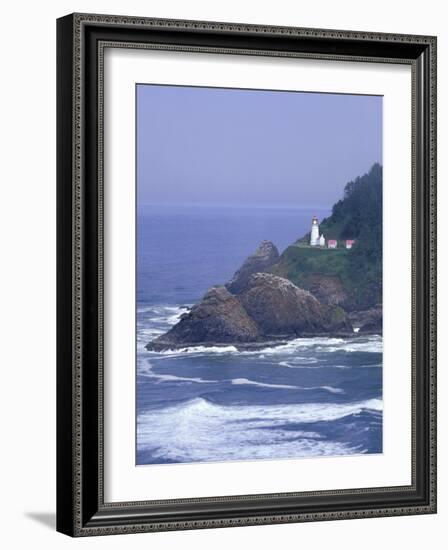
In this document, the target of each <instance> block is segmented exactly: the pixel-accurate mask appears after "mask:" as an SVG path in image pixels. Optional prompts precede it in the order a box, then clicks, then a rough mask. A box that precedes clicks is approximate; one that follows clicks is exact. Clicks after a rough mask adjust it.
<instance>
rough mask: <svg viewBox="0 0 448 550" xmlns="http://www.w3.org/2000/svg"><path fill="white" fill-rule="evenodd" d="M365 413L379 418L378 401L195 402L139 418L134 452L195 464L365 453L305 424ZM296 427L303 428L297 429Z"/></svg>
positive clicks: (172, 406)
mask: <svg viewBox="0 0 448 550" xmlns="http://www.w3.org/2000/svg"><path fill="white" fill-rule="evenodd" d="M363 411H367V412H370V411H371V412H373V413H376V414H380V413H381V411H382V401H381V400H379V399H370V400H366V401H361V402H357V403H345V404H337V403H326V404H319V403H307V404H288V405H264V406H257V405H218V404H215V403H211V402H210V401H208V400H206V399H204V398H202V397H197V398H194V399H190V400H188V401H185V402H182V403H178V404H176V405H170V406H168V407H166V408H164V409H157V410H154V411H146V412H145V413H142V414H141V415H139V417H138V423H137V430H138V450H139V452H142V451H149V452H150V453H151V455H152V457H153V458H154V459H155V460H157V461H159V462H160V461H174V462H196V461H206V462H209V461H225V460H252V459H270V458H275V459H279V458H298V457H311V456H329V455H331V456H337V455H348V454H360V453H364V452H365V451H364V449H363V448H362V446H361V445H349V444H347V443H343V442H338V441H329V440H328V439H326V438H325V437H324V436H322V435H320V434H319V433H316V432H315V431H314V430H313V429H311V430H309V429H307V428H306V424H311V423H314V422H323V421H324V422H331V421H335V420H339V419H342V418H345V417H349V416H352V415H357V414H359V413H361V412H363ZM298 424H305V426H300V427H299V429H297V428H298V426H297V425H298Z"/></svg>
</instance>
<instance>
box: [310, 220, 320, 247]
mask: <svg viewBox="0 0 448 550" xmlns="http://www.w3.org/2000/svg"><path fill="white" fill-rule="evenodd" d="M310 245H311V246H318V245H319V222H318V220H317V218H316V216H313V221H312V222H311V238H310Z"/></svg>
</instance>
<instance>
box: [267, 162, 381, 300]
mask: <svg viewBox="0 0 448 550" xmlns="http://www.w3.org/2000/svg"><path fill="white" fill-rule="evenodd" d="M319 229H320V233H321V234H322V233H323V234H324V235H325V239H326V240H327V242H328V240H329V239H337V240H338V246H339V247H340V248H337V249H327V248H326V249H320V248H314V247H310V246H308V243H309V234H307V235H305V236H304V237H302V238H301V239H299V240H298V241H297V242H296V243H295V244H294V245H292V246H289V247H288V248H287V249H286V250H285V251H284V252H283V254H282V255H281V256H280V259H279V261H278V262H277V263H276V264H275V265H274V266H273V267H272V268H271V271H272V272H273V273H275V274H277V275H280V276H283V277H286V278H288V279H289V280H290V281H292V282H293V283H294V284H296V285H297V286H300V287H302V288H310V286H311V285H312V283H313V280H314V279H315V276H316V275H319V276H331V277H337V278H338V279H339V280H340V281H341V283H342V286H343V289H344V291H345V292H346V294H347V296H348V299H347V301H346V303H345V304H344V306H345V307H347V308H348V309H362V308H367V307H372V306H374V305H376V304H377V303H379V302H381V294H382V167H381V166H380V165H379V164H374V165H373V166H372V168H371V169H370V171H369V172H368V173H367V174H365V175H363V176H361V177H358V178H356V179H355V180H354V181H351V182H349V183H348V184H347V185H346V186H345V189H344V197H343V198H342V199H341V200H340V201H338V202H337V203H336V204H335V205H334V206H333V209H332V214H331V216H329V217H328V218H326V219H324V220H323V221H322V222H321V224H320V227H319ZM345 239H355V241H356V242H355V244H354V245H353V248H352V249H350V250H347V249H345V248H343V246H344V243H343V241H345Z"/></svg>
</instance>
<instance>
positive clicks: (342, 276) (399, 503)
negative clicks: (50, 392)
mask: <svg viewBox="0 0 448 550" xmlns="http://www.w3.org/2000/svg"><path fill="white" fill-rule="evenodd" d="M57 40H58V43H57V45H58V61H57V70H58V106H57V114H58V127H57V132H58V136H57V137H58V167H57V178H58V202H57V207H58V388H57V390H58V400H57V403H58V411H57V412H58V426H57V428H58V445H57V450H58V460H57V464H58V472H57V476H58V479H57V481H58V491H57V529H58V530H59V531H61V532H63V533H65V534H68V535H71V536H89V535H105V534H115V533H136V532H149V531H161V530H172V529H197V528H212V527H226V526H237V525H258V524H265V523H285V522H303V521H314V520H331V519H347V518H368V517H379V516H391V515H403V514H425V513H434V512H435V511H436V435H435V426H436V412H435V407H436V394H435V392H436V372H435V369H436V365H435V363H436V317H435V314H436V291H435V288H436V271H435V270H436V258H435V255H436V241H435V239H436V235H435V232H436V204H435V201H436V38H435V37H428V36H407V35H400V34H396V35H392V34H377V33H368V32H353V31H335V30H316V29H304V28H290V27H261V26H255V25H243V24H230V23H214V22H199V21H177V20H164V19H148V18H138V17H123V16H109V15H91V14H74V15H69V16H67V17H63V18H61V19H59V20H58V23H57Z"/></svg>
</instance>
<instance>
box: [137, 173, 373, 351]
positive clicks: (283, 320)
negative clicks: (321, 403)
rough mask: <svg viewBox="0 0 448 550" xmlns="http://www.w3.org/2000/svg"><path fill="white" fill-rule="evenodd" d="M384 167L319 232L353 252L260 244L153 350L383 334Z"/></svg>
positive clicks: (350, 188) (351, 188)
mask: <svg viewBox="0 0 448 550" xmlns="http://www.w3.org/2000/svg"><path fill="white" fill-rule="evenodd" d="M381 205H382V167H381V166H380V165H379V164H375V165H374V166H373V167H372V168H371V169H370V171H369V172H368V173H367V174H364V175H363V176H361V177H358V178H356V179H355V180H354V181H352V182H349V183H348V184H347V185H346V187H345V190H344V197H343V199H341V200H340V201H338V202H337V203H336V204H335V205H334V206H333V209H332V214H331V216H329V217H328V218H326V219H324V220H323V221H322V223H321V225H320V227H321V230H322V231H323V233H324V234H325V235H326V236H327V238H331V239H338V240H340V241H343V240H344V239H354V242H355V245H354V246H353V247H352V248H351V249H346V248H345V247H342V246H340V247H337V249H333V250H330V249H329V248H323V249H318V247H312V246H309V240H310V234H307V235H304V236H303V237H302V238H300V239H298V240H297V241H296V242H295V243H293V244H291V245H290V246H288V247H287V248H286V250H284V251H283V253H282V254H279V251H278V250H277V248H276V246H275V245H274V244H273V243H272V242H270V241H262V242H261V244H260V245H259V246H258V248H257V250H256V251H255V252H254V253H253V254H252V255H251V256H249V257H248V258H247V259H246V260H245V261H244V263H243V264H242V265H241V267H240V268H239V269H238V270H237V271H236V272H235V274H234V276H233V277H232V278H231V280H230V281H229V282H228V283H227V284H226V285H224V286H214V287H212V288H210V289H209V290H208V291H207V293H206V294H205V296H204V297H203V298H202V300H201V301H200V302H199V303H197V304H196V305H194V306H193V307H192V308H191V309H190V310H189V311H188V312H187V313H184V314H183V315H182V316H181V318H180V320H179V322H178V323H177V324H176V325H174V326H173V327H172V328H171V330H169V331H168V332H167V333H166V334H163V335H161V336H159V337H158V338H156V339H154V340H153V341H151V342H149V343H148V344H147V346H146V347H147V349H148V350H155V351H160V350H165V349H176V348H185V347H190V346H198V345H205V346H212V345H229V344H232V345H235V346H237V347H256V346H260V345H261V344H265V345H266V343H267V342H269V343H273V344H274V345H275V344H276V343H280V342H283V341H287V340H290V339H292V338H298V337H309V336H318V335H326V336H356V335H359V336H361V335H368V334H382V324H383V313H382V206H381Z"/></svg>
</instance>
